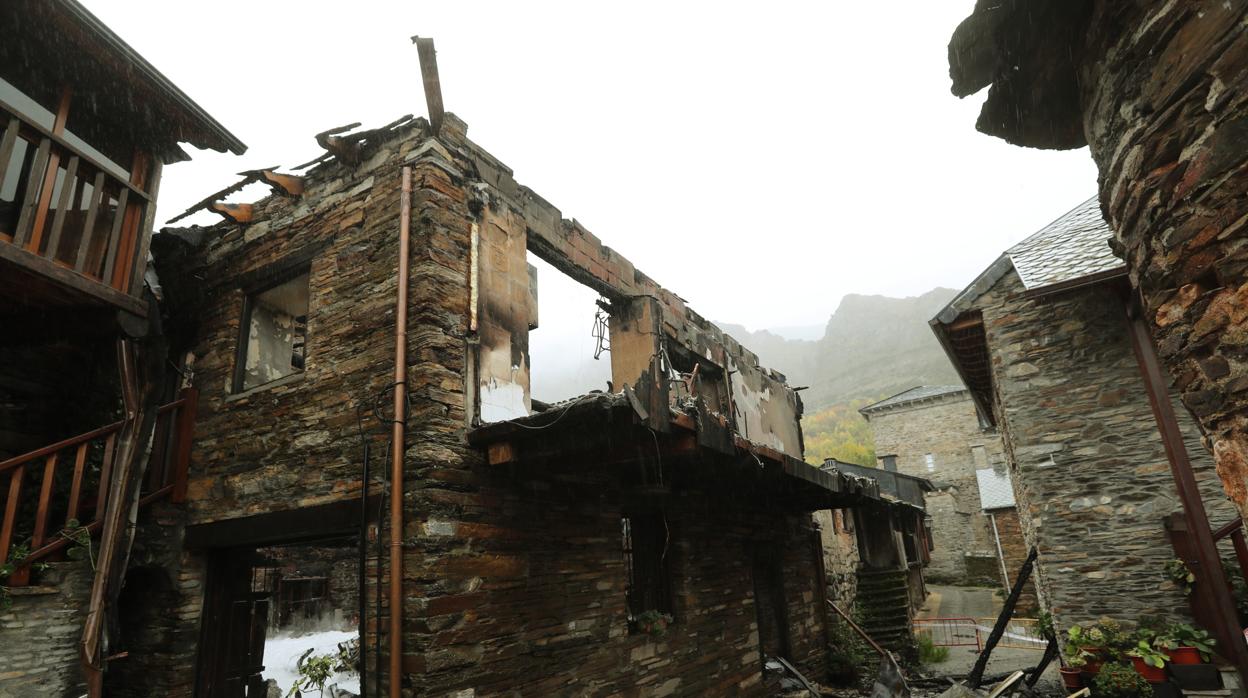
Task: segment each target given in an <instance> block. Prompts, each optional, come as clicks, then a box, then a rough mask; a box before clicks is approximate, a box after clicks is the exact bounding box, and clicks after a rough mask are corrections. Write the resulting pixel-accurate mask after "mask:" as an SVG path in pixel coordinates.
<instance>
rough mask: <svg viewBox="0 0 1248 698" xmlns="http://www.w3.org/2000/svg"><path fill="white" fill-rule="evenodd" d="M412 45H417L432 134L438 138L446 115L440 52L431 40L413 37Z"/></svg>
mask: <svg viewBox="0 0 1248 698" xmlns="http://www.w3.org/2000/svg"><path fill="white" fill-rule="evenodd" d="M412 43H413V44H416V51H417V53H418V54H419V55H420V77H421V79H422V80H423V81H424V85H425V105H426V106H427V107H428V109H429V127H430V132H431V133H432V134H433V135H434V136H436V135H438V132H439V131H441V130H442V118H443V116H445V114H446V112H445V110H444V108H443V106H442V81H441V79H440V78H439V77H438V52H437V51H436V50H434V48H433V39H431V38H428V37H425V38H422V37H419V36H413V37H412Z"/></svg>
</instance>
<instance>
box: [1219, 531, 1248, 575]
mask: <svg viewBox="0 0 1248 698" xmlns="http://www.w3.org/2000/svg"><path fill="white" fill-rule="evenodd" d="M1227 538H1230V539H1231V546H1232V547H1233V548H1234V549H1235V559H1236V560H1237V561H1238V562H1239V572H1240V574H1241V575H1243V578H1244V580H1245V581H1248V542H1245V540H1244V520H1243V519H1241V518H1238V517H1236V518H1235V520H1234V521H1231V522H1230V523H1228V524H1226V525H1225V526H1223V527H1221V528H1219V529H1218V530H1216V531H1214V532H1213V542H1214V544H1217V543H1220V542H1221V541H1223V540H1226V539H1227Z"/></svg>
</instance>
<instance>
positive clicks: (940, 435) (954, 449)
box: [868, 391, 1004, 584]
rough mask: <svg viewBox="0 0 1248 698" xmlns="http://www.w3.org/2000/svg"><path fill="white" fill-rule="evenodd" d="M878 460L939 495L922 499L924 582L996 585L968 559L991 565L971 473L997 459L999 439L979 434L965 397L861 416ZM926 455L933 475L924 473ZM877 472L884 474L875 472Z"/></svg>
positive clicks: (988, 536) (992, 550)
mask: <svg viewBox="0 0 1248 698" xmlns="http://www.w3.org/2000/svg"><path fill="white" fill-rule="evenodd" d="M868 419H869V421H870V422H871V431H872V434H873V435H874V437H875V452H876V454H877V458H881V459H882V457H883V456H886V455H895V456H896V457H897V471H898V472H900V473H904V474H906V475H914V476H916V477H923V478H928V479H930V480H931V481H932V482H933V483H934V484H935V485H936V486H937V487H938V488H939V489H938V491H936V492H929V493H928V494H927V496H926V497H925V499H926V507H927V513H928V515H929V516H930V517H931V518H932V530H931V533H932V543H933V549H932V561H931V564H930V565H929V566H928V568H927V572H926V574H927V579H928V581H929V582H935V583H959V584H966V583H969V584H985V583H987V584H995V583H997V582H998V581H999V575H996V574H993V575H992V576H990V577H987V578H985V577H984V576H983V574H981V573H980V572H979V570H980V569H981V567H980V566H977V565H976V564H974V561H972V564H971V565H970V566H969V567H968V564H967V562H968V557H969V558H976V559H984V558H987V559H988V561H989V563H990V564H994V565H995V564H996V562H995V560H996V547H995V543H994V542H993V538H992V529H991V526H990V524H989V521H988V518H987V516H985V515H984V513H983V512H982V511H981V510H980V502H979V485H978V483H977V482H976V479H975V470H976V468H977V467H979V468H986V467H990V466H992V465H996V464H999V463H1000V462H1001V461H1002V460H1003V459H1004V451H1003V447H1002V445H1001V439H1000V437H999V436H997V434H996V433H995V432H991V431H984V430H983V429H981V428H980V426H979V419H978V417H977V416H976V414H975V405H974V403H973V402H972V401H971V399H970V396H969V394H968V393H966V392H965V391H962V392H957V393H952V394H946V395H941V396H938V397H935V398H930V399H927V400H924V401H921V402H915V403H909V404H902V405H898V406H896V407H892V408H889V409H885V410H878V411H874V410H873V411H871V412H870V413H869V414H868ZM928 454H931V455H932V457H933V459H934V463H935V467H934V469H931V470H929V469H928V467H927V455H928ZM881 467H883V466H882V465H881Z"/></svg>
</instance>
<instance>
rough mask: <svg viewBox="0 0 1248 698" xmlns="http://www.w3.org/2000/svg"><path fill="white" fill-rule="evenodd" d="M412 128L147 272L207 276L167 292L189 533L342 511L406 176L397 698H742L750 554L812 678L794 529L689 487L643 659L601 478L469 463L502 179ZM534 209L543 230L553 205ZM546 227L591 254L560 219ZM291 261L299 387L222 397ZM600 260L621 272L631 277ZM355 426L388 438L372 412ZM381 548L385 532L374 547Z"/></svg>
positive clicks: (355, 463)
mask: <svg viewBox="0 0 1248 698" xmlns="http://www.w3.org/2000/svg"><path fill="white" fill-rule="evenodd" d="M422 128H423V124H418V125H417V126H416V127H413V128H411V129H409V130H407V131H405V132H403V133H399V134H396V135H395V136H394V137H393V138H392V139H391V140H389V141H388V142H384V143H381V144H380V145H377V146H375V147H374V148H373V149H371V150H370V151H368V152H367V153H366V155H365V158H364V160H363V162H362V163H361V164H360V165H358V166H356V167H353V168H352V167H346V166H343V165H340V164H336V163H331V164H329V165H324V166H321V167H319V168H316V169H314V170H312V171H311V172H310V173H309V176H308V179H307V186H306V190H305V193H304V195H303V196H302V197H300V198H298V199H288V198H281V197H270V198H268V199H265V200H263V201H261V202H259V203H257V204H256V220H257V221H258V222H256V223H253V224H251V225H248V226H233V225H219V226H215V227H213V228H209V229H201V230H197V231H190V232H185V231H184V232H183V233H180V235H183V236H185V237H188V238H193V237H196V236H199V237H202V239H203V243H202V245H201V246H200V247H199V248H198V249H197V250H196V251H194V252H193V253H192V254H191V255H190V256H189V257H188V259H187V261H186V262H185V264H184V265H183V267H181V268H178V269H176V270H175V269H169V270H162V278H166V277H168V278H172V277H174V276H180V277H184V278H199V279H204V280H205V283H204V284H203V285H202V287H200V288H199V289H192V292H190V293H186V294H183V296H182V297H185V298H192V299H193V298H196V297H198V298H200V299H201V300H199V301H198V302H197V303H192V304H191V305H190V306H189V307H186V308H179V309H178V310H177V311H176V312H181V313H189V314H192V316H194V317H198V318H199V327H198V333H197V338H196V340H195V343H194V347H193V349H192V351H193V353H194V354H195V356H196V362H195V371H196V383H197V385H199V386H200V389H201V403H200V412H199V415H200V418H199V423H198V424H197V427H196V444H195V448H194V452H193V456H192V465H191V482H190V488H189V495H188V504H187V511H188V522H189V523H202V522H208V521H218V520H222V519H226V518H234V517H241V516H248V515H252V514H257V513H262V512H271V511H280V510H285V509H291V508H295V507H301V506H310V505H315V504H321V503H325V502H329V501H334V500H340V499H346V498H353V497H355V496H358V493H359V485H360V474H359V473H360V471H359V467H360V465H359V458H360V441H359V436H358V435H357V431H356V407H357V406H358V405H363V406H364V408H365V409H367V407H368V406H369V405H370V404H371V400H372V398H373V396H374V395H376V394H377V393H378V392H379V391H381V390H383V389H384V388H385V387H386V385H387V384H388V383H389V381H390V375H391V371H392V357H393V353H392V352H393V327H394V326H393V322H394V320H393V306H394V297H395V283H394V275H395V269H396V266H397V259H396V258H397V253H396V252H397V244H396V242H397V229H398V194H399V168H400V164H401V162H403V161H405V160H407V159H408V158H411V157H412V156H415V157H416V162H415V163H414V165H413V167H414V177H413V179H414V193H413V214H412V220H413V226H412V238H413V239H412V257H411V277H410V283H411V287H410V289H411V297H412V305H411V309H410V315H409V332H408V342H409V344H408V356H409V367H408V369H409V377H408V387H409V394H410V405H411V408H410V412H409V418H408V431H407V450H406V458H405V475H404V484H405V487H404V492H403V497H404V509H405V512H406V514H405V528H404V530H403V531H402V533H401V535H402V536H403V539H404V543H405V545H404V552H403V560H402V564H403V575H404V580H405V581H404V590H403V594H404V597H405V599H406V601H405V606H406V607H405V625H404V629H405V635H404V657H403V671H404V677H403V681H404V686H405V689H406V690H409V691H411V692H412V693H413V694H414V695H430V696H437V695H450V694H456V693H457V692H459V691H462V690H469V689H471V690H472V691H475V693H472V694H471V695H492V694H500V693H507V694H512V693H515V692H518V693H524V694H532V695H545V694H567V693H575V694H581V695H607V694H612V693H617V692H623V691H629V690H632V689H633V687H634V686H642V687H645V689H646V691H647V693H651V694H653V695H669V694H678V693H679V694H699V693H705V694H724V693H742V694H747V695H753V694H758V693H760V692H761V691H762V687H761V685H760V683H759V681H760V676H759V668H760V661H759V651H758V637H757V622H756V619H755V615H754V610H753V584H752V581H751V577H750V560H751V558H750V557H749V551H750V550H751V549H752V546H757V545H766V546H768V547H770V548H772V549H775V550H780V551H782V552H783V555H782V559H783V579H784V580H785V585H784V586H785V598H786V604H787V606H788V609H787V610H788V618H789V627H790V629H791V633H792V637H791V644H792V648H793V654H794V659H795V660H796V661H797V662H798V664H799V665H800V666H802V667H803V668H804V669H805V670H808V671H810V672H811V675H812V676H818V675H819V674H820V673H821V671H822V661H823V647H824V640H823V614H822V612H821V611H822V609H821V608H820V604H819V603H818V598H819V591H820V590H819V589H818V588H817V584H818V582H817V580H816V578H815V575H814V573H813V572H814V569H815V567H814V562H815V559H816V557H815V556H816V554H817V553H816V546H815V544H814V541H813V539H812V535H813V531H812V529H811V524H810V517H809V516H808V515H797V514H793V515H788V514H783V513H780V512H778V511H775V510H762V509H759V508H758V506H759V505H758V503H757V502H755V501H751V500H749V499H748V498H747V497H742V499H743V500H745V501H733V502H725V501H724V500H723V499H722V495H711V494H709V493H699V492H696V491H694V492H690V493H689V494H688V495H687V498H683V499H682V500H681V501H680V502H679V504H678V505H673V506H671V507H669V509H668V517H669V522H670V525H671V527H672V539H671V541H672V542H671V544H672V549H671V555H672V560H671V564H672V567H673V586H674V590H675V594H676V608H675V610H676V616H677V623H676V625H675V626H674V627H673V628H672V629H671V631H670V633H669V636H668V637H667V638H666V639H664V640H663V641H661V642H653V641H650V640H649V639H647V638H644V637H640V636H635V635H630V634H629V632H628V628H627V623H626V615H625V611H624V603H625V597H624V584H625V580H624V575H623V562H622V556H621V551H620V528H619V516H620V513H621V511H622V509H621V505H620V502H619V501H618V492H619V490H620V484H619V482H617V481H616V480H615V479H614V478H615V477H617V476H616V475H613V474H612V473H613V471H612V470H611V469H609V468H602V467H599V466H597V465H596V464H594V463H592V462H589V463H585V464H583V465H581V466H580V467H578V468H577V470H576V472H574V473H552V472H549V471H542V472H525V471H524V470H523V469H522V468H517V469H514V471H513V469H505V468H498V467H495V468H491V467H487V466H486V465H485V463H484V458H483V456H482V454H481V452H480V451H478V450H476V449H473V448H470V447H468V445H467V444H466V441H465V429H466V427H467V426H468V424H469V423H470V420H471V418H472V416H473V410H472V409H471V408H470V407H469V406H470V405H471V404H472V403H471V401H470V400H471V398H472V397H473V395H472V393H473V391H472V389H471V388H472V386H473V385H474V382H473V378H472V376H473V375H474V374H473V372H474V370H475V369H476V364H475V363H474V362H472V361H470V357H472V356H473V352H472V351H471V348H472V346H471V344H470V335H469V329H468V327H469V315H470V313H469V294H468V288H469V275H470V274H469V272H470V269H469V266H470V259H471V256H470V246H471V239H472V238H471V230H472V226H473V223H474V222H477V221H478V216H479V214H480V213H481V212H482V208H481V207H482V206H491V205H492V206H495V207H497V208H496V209H495V213H496V214H498V215H499V216H500V217H501V218H504V219H505V218H506V216H503V215H502V213H504V212H505V209H506V207H507V206H508V205H510V204H509V203H508V202H507V201H505V200H504V199H503V198H495V199H493V200H491V199H490V198H489V196H485V200H483V198H482V197H483V194H486V195H488V194H489V193H490V190H489V188H488V187H485V188H483V187H482V185H483V184H486V183H488V182H489V181H495V182H496V181H497V175H498V172H500V171H502V170H497V171H496V172H495V174H494V176H493V179H491V178H490V177H491V176H490V175H488V173H486V174H481V170H480V169H479V168H483V167H486V166H487V165H488V164H489V162H487V158H488V155H487V154H483V151H479V149H476V148H475V146H472V145H471V144H469V143H468V142H467V141H466V139H465V137H464V135H463V132H462V128H463V127H462V124H460V123H459V122H458V121H457V120H455V119H453V118H448V121H447V125H446V126H445V127H444V133H443V135H442V136H441V137H440V138H441V140H442V141H443V142H444V143H445V144H447V147H448V148H450V149H451V150H453V151H455V153H452V152H451V150H447V149H446V148H444V147H443V146H440V145H438V146H432V147H431V148H428V149H424V150H422V148H423V147H424V146H430V145H431V143H430V141H427V140H424V138H423V136H422ZM460 151H471V157H469V156H463V157H461V156H460V155H458V154H456V153H458V152H460ZM497 167H498V168H501V167H502V166H501V165H497ZM474 173H475V174H474ZM473 177H481V178H482V179H484V180H486V181H480V180H477V181H474V180H473ZM514 186H515V185H514V182H513V183H512V187H514ZM526 191H527V190H526ZM512 193H515V190H514V189H513V190H512ZM508 196H510V194H509V195H508ZM525 196H526V197H532V196H533V195H532V194H531V192H530V193H528V194H526V195H525ZM530 200H532V199H531V198H530ZM532 210H533V209H531V208H526V209H525V212H526V214H532ZM543 210H548V211H553V209H550V208H549V205H548V204H547V205H545V209H543ZM556 214H557V212H556ZM535 225H536V223H535ZM559 230H564V231H573V230H575V231H576V232H575V235H578V236H585V235H586V234H585V233H584V232H583V231H581V230H580V229H579V228H576V227H575V226H574V227H572V228H569V227H567V226H565V225H564V224H563V223H561V222H560V223H559ZM569 234H572V233H571V232H569ZM585 239H589V238H588V237H585ZM159 247H160V246H159V245H158V248H159ZM596 249H597V254H598V255H600V256H603V255H611V253H610V252H609V250H608V249H607V248H603V247H601V245H598V246H597V247H596ZM299 254H304V256H306V257H307V258H308V259H309V260H310V261H309V265H310V269H311V281H310V287H311V305H310V311H309V316H308V339H307V347H308V349H307V363H306V369H305V371H304V373H302V374H300V375H299V376H297V377H294V378H291V379H286V380H282V381H279V382H277V383H275V384H270V385H268V386H263V387H261V388H258V389H255V390H253V391H250V392H248V393H245V394H241V395H230V388H231V385H230V383H231V380H230V377H231V372H232V370H233V364H234V350H235V345H236V342H237V332H238V324H239V321H240V315H241V304H242V300H243V297H244V294H243V291H242V287H243V286H245V285H246V284H247V283H250V282H253V281H255V277H256V276H257V275H258V274H259V275H263V270H264V269H265V268H266V267H271V266H272V265H280V264H281V260H283V259H286V258H290V257H291V256H294V255H299ZM613 259H616V261H615V265H616V267H613V268H616V269H617V272H618V267H619V266H620V265H623V264H624V263H625V262H623V261H620V260H619V259H618V255H614V256H613ZM585 268H586V269H588V271H589V272H590V273H591V274H593V273H594V272H595V271H597V276H595V277H594V278H600V277H601V276H603V274H604V270H603V269H599V268H598V267H595V266H594V265H592V264H588V265H586V267H585ZM175 272H176V273H175ZM617 276H618V273H617ZM633 278H634V281H635V282H636V281H637V280H638V279H643V280H644V276H640V275H637V276H634V277H633ZM610 279H611V277H610V274H607V280H608V281H610ZM650 283H652V282H650ZM176 291H177V289H176V288H172V287H171V288H170V292H171V294H174V295H177V294H176ZM663 293H664V294H666V295H668V296H670V295H671V294H667V292H663ZM671 299H675V297H674V296H671ZM667 300H668V299H666V298H665V302H667ZM682 307H683V304H682ZM682 312H683V313H684V314H683V315H680V316H678V315H674V314H673V315H670V316H668V317H671V318H672V319H673V321H674V322H675V320H677V319H680V318H685V319H681V320H680V321H679V322H675V324H674V325H673V326H672V327H669V328H668V330H669V331H670V332H672V333H673V335H674V336H679V337H681V338H682V339H683V340H685V341H688V342H689V346H691V347H701V346H704V345H705V344H706V343H708V342H710V341H712V340H713V339H718V338H721V337H722V335H721V334H712V333H711V332H710V330H706V331H702V330H701V329H700V328H701V324H700V323H701V322H702V321H701V319H700V318H697V317H696V315H694V314H693V313H692V311H688V310H684V311H682ZM706 324H707V326H708V327H709V323H706ZM722 341H723V342H724V344H723V345H722V346H721V348H720V350H719V351H720V352H721V353H723V352H727V356H726V358H725V359H724V360H725V362H727V361H729V360H730V359H731V360H732V361H736V362H740V363H739V364H738V366H739V367H740V368H741V369H742V373H743V374H745V375H744V377H742V378H739V379H740V380H747V381H754V382H755V383H756V385H758V386H760V390H761V389H764V388H766V387H767V386H768V385H771V386H772V387H773V391H772V395H773V396H775V398H779V401H778V402H777V403H776V404H775V405H774V407H775V409H778V410H779V412H774V413H771V414H773V415H781V414H785V413H786V412H785V410H787V414H788V415H789V417H790V419H791V421H792V423H793V426H792V429H793V432H792V434H789V435H784V434H782V433H781V432H783V429H781V427H782V426H783V423H779V424H772V425H768V424H766V420H763V421H762V423H758V422H756V423H755V428H756V429H757V430H759V431H756V433H759V434H768V433H770V434H773V435H777V438H780V437H782V438H780V440H779V441H778V442H774V443H776V445H778V446H783V447H784V448H792V447H793V444H794V443H796V444H797V445H798V446H799V447H800V436H797V434H798V433H799V432H797V431H796V430H797V427H796V413H797V412H798V411H799V410H800V407H798V403H797V401H796V397H795V394H794V393H792V391H791V389H789V388H787V386H783V384H782V383H781V382H780V381H782V377H779V374H774V373H771V372H766V373H764V372H763V370H761V369H758V368H757V362H756V359H752V358H751V357H752V355H751V354H748V352H746V351H745V350H743V349H741V348H740V347H739V345H736V344H735V343H733V342H731V340H730V339H729V338H726V337H723V339H722ZM751 361H753V363H750V362H751ZM775 398H773V399H775ZM763 413H764V414H768V410H767V409H764V410H763ZM776 418H777V419H779V417H778V416H777V417H776ZM365 427H366V429H368V430H370V431H374V430H377V429H379V428H380V429H385V428H387V427H388V425H387V424H386V423H384V422H383V423H381V424H380V425H379V424H378V423H377V422H376V421H374V420H372V419H371V417H368V416H367V414H366V419H365ZM375 438H376V441H375V442H374V444H375V448H374V453H375V454H382V453H384V452H385V448H384V441H383V440H382V437H381V436H376V437H375ZM792 439H798V441H795V442H794V441H792ZM799 450H800V449H799ZM388 534H389V532H388V531H386V530H384V528H383V531H382V536H383V539H384V538H386V537H388ZM384 545H385V541H384V540H383V546H384ZM387 549H388V548H387ZM385 573H386V563H385V561H383V564H382V574H383V575H385ZM383 578H384V577H383ZM370 579H371V571H370ZM369 586H370V589H372V588H373V587H372V584H371V582H370V585H369ZM370 597H371V591H370ZM386 613H387V611H386V610H385V609H383V611H382V613H381V615H380V617H377V616H376V615H375V614H370V618H369V627H370V629H375V628H376V627H377V626H378V625H379V624H380V625H381V626H382V627H384V626H385V623H386V622H387V619H386ZM186 620H187V622H188V623H194V622H195V620H196V619H193V618H189V617H188V618H187V619H186ZM370 632H371V631H370ZM370 645H371V642H370ZM383 646H384V644H383ZM381 662H382V665H383V666H384V664H385V657H384V652H383V657H381Z"/></svg>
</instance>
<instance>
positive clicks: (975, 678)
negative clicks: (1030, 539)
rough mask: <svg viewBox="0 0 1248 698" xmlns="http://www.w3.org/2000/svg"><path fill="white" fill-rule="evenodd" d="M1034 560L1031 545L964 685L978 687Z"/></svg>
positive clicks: (1034, 553) (1029, 574) (1029, 575)
mask: <svg viewBox="0 0 1248 698" xmlns="http://www.w3.org/2000/svg"><path fill="white" fill-rule="evenodd" d="M1035 562H1036V549H1035V548H1034V547H1033V548H1032V549H1031V552H1030V553H1028V555H1027V560H1026V561H1025V562H1023V566H1022V567H1021V568H1019V570H1018V577H1017V578H1016V579H1015V580H1014V588H1013V589H1011V590H1010V596H1009V598H1007V599H1006V600H1005V606H1003V607H1002V608H1001V615H999V616H997V622H996V624H995V625H993V626H992V632H991V633H989V634H988V639H987V640H986V641H985V642H984V651H983V652H981V653H980V654H979V658H978V659H976V660H975V667H974V668H972V669H971V673H970V674H969V675H967V677H966V685H968V686H970V687H971V688H979V687H980V685H981V684H982V683H983V680H984V669H985V668H987V666H988V657H989V656H990V655H992V650H993V649H994V648H996V646H997V643H998V642H1000V641H1001V636H1002V635H1003V634H1005V626H1006V625H1007V624H1008V623H1009V622H1010V617H1011V616H1013V615H1014V607H1015V606H1017V605H1018V597H1019V596H1020V595H1022V593H1023V585H1024V584H1026V583H1027V580H1028V579H1029V578H1030V577H1031V568H1032V566H1033V565H1034V564H1035ZM1045 656H1046V657H1047V656H1048V650H1046V651H1045ZM1041 671H1043V669H1041Z"/></svg>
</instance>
